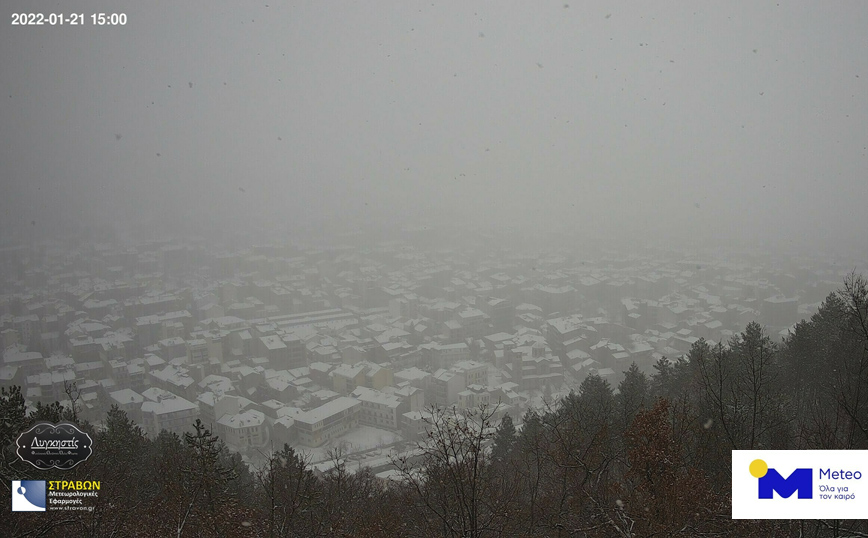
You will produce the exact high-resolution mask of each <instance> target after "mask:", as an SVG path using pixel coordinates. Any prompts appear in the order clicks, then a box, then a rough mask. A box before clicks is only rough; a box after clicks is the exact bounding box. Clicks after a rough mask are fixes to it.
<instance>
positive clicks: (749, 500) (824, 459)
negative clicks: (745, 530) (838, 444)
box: [732, 450, 868, 519]
mask: <svg viewBox="0 0 868 538" xmlns="http://www.w3.org/2000/svg"><path fill="white" fill-rule="evenodd" d="M866 466H868V451H865V450H733V451H732V517H733V519H826V518H829V519H861V518H863V517H864V514H865V513H868V481H865V482H863V480H862V476H863V473H864V472H865V471H866V469H865V467H866Z"/></svg>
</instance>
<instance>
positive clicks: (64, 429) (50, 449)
mask: <svg viewBox="0 0 868 538" xmlns="http://www.w3.org/2000/svg"><path fill="white" fill-rule="evenodd" d="M15 445H16V452H17V453H18V457H19V458H21V460H22V461H26V462H27V463H29V464H30V465H33V466H34V467H36V468H37V469H42V470H48V469H59V470H62V471H65V470H68V469H72V468H73V467H75V466H76V465H78V464H79V463H81V462H83V461H85V460H86V459H87V458H89V457H90V455H91V454H92V453H93V446H92V445H93V442H92V441H91V438H90V435H88V434H87V433H86V432H83V431H81V430H80V429H79V428H78V426H76V425H75V424H72V423H69V422H63V423H61V424H56V425H55V424H51V423H49V422H40V423H38V424H35V425H33V426H32V427H31V428H30V429H28V430H27V431H25V432H24V433H22V434H21V435H19V436H18V439H17V440H16V442H15Z"/></svg>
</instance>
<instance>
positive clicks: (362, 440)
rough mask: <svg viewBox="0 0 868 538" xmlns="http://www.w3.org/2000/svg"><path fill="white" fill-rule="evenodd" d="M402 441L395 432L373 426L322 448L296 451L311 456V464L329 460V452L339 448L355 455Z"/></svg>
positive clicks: (347, 434)
mask: <svg viewBox="0 0 868 538" xmlns="http://www.w3.org/2000/svg"><path fill="white" fill-rule="evenodd" d="M401 440H402V437H401V436H400V435H398V434H397V433H395V432H390V431H388V430H381V429H379V428H374V427H373V426H358V427H357V428H353V429H352V430H351V431H349V432H347V433H346V434H344V435H342V436H341V437H338V438H335V439H333V440H332V441H331V442H329V443H326V444H324V445H323V446H321V447H317V448H308V447H306V446H301V445H298V446H296V447H295V449H296V451H298V452H301V453H303V454H305V455H307V456H309V457H310V461H311V462H320V461H324V460H327V459H328V452H329V450H332V449H335V448H338V447H341V448H343V449H344V453H345V454H353V453H355V452H363V451H366V450H371V449H373V448H377V447H380V446H385V445H391V444H394V443H397V442H398V441H401Z"/></svg>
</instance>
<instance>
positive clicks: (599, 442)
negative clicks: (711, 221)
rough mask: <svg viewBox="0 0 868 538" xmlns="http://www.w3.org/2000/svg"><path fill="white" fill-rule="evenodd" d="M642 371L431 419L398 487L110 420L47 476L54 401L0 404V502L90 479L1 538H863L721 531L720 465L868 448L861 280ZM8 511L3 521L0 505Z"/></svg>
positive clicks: (7, 397)
mask: <svg viewBox="0 0 868 538" xmlns="http://www.w3.org/2000/svg"><path fill="white" fill-rule="evenodd" d="M654 369H655V371H654V373H653V375H650V376H648V375H646V374H644V373H643V372H641V371H640V370H639V369H638V368H636V366H635V365H633V366H632V367H631V368H630V369H629V370H628V371H627V372H626V376H625V378H624V379H623V381H622V382H621V383H619V384H618V386H617V387H613V386H611V385H610V384H609V383H608V382H607V381H605V380H604V379H602V378H600V377H599V376H596V375H591V376H589V377H587V378H586V379H585V380H584V381H583V382H582V384H581V386H580V387H579V388H578V389H577V390H575V391H573V392H571V393H570V394H569V395H568V396H566V397H565V398H563V399H561V400H560V401H557V402H555V403H553V404H551V405H550V406H548V407H547V408H545V409H542V410H535V411H534V410H531V411H528V412H527V413H526V414H525V415H524V416H523V417H520V418H521V420H520V427H518V428H517V427H516V426H515V425H514V423H513V419H515V422H519V417H509V415H506V416H505V417H504V418H503V419H502V420H501V419H499V418H497V419H496V417H499V415H498V414H497V409H496V408H481V409H478V410H475V412H472V413H470V414H468V415H460V414H458V413H457V412H456V411H454V410H452V409H433V410H432V412H431V416H430V424H429V427H430V428H429V436H428V439H426V440H425V441H423V442H422V443H420V448H421V452H420V453H419V454H420V455H419V456H418V457H415V458H413V459H412V460H407V459H400V458H395V460H394V462H393V463H394V465H395V468H396V470H397V473H396V478H395V479H394V480H388V481H384V480H381V479H378V478H377V477H375V476H374V475H373V474H372V473H371V472H370V471H367V470H365V469H362V470H359V471H358V472H350V470H349V469H348V467H347V465H346V463H345V462H344V460H343V457H342V456H343V455H342V454H341V453H340V451H339V450H338V451H333V452H332V454H331V456H332V458H333V460H334V465H333V466H332V468H331V469H330V470H328V471H326V472H324V473H315V472H314V470H313V468H312V467H311V466H310V465H309V462H307V461H305V459H304V458H303V457H302V456H301V455H300V454H299V453H297V452H295V451H294V450H293V449H292V448H291V447H289V446H284V447H283V448H282V449H280V450H277V451H275V452H273V453H271V454H268V458H267V460H266V463H265V464H264V465H263V466H261V468H259V469H256V470H253V471H251V470H250V469H248V467H247V466H246V465H245V464H243V463H242V461H241V457H240V456H239V455H238V454H234V453H231V452H230V451H229V450H228V449H227V448H226V447H225V446H224V445H223V443H222V441H221V440H220V439H219V438H218V437H217V436H215V435H213V433H212V432H211V431H209V430H208V429H207V428H206V427H205V425H203V424H201V423H199V422H198V421H197V423H196V424H191V428H190V431H189V432H188V433H185V434H184V435H183V436H179V435H176V434H173V433H169V432H166V431H164V432H162V433H161V434H160V435H159V436H157V437H156V438H154V439H149V438H148V437H147V436H145V435H144V433H143V432H142V430H141V428H139V427H138V426H137V425H136V424H134V423H132V422H131V421H130V420H129V419H128V418H127V416H126V415H125V414H124V413H123V412H122V411H120V410H118V409H117V408H112V409H111V410H110V411H109V412H108V413H107V415H106V417H105V420H104V426H101V427H100V428H95V427H94V426H92V425H90V424H81V427H82V429H83V430H85V431H88V433H89V434H90V435H91V436H92V437H93V438H94V440H95V445H96V447H98V448H97V449H96V450H95V452H94V453H93V455H92V456H91V457H90V458H89V459H88V460H87V461H85V462H83V463H81V464H80V465H78V466H76V467H75V468H74V469H72V470H70V471H65V472H43V471H39V470H36V469H35V468H33V467H32V466H30V465H29V464H27V463H24V462H22V461H21V460H20V459H18V457H17V455H16V453H15V446H14V441H15V439H16V437H17V436H18V434H19V433H20V432H22V431H23V430H25V429H26V428H28V427H29V426H30V425H32V424H33V423H35V422H38V421H50V422H55V423H56V422H60V421H63V420H72V421H74V420H75V418H77V417H75V413H74V410H73V409H68V408H64V407H63V406H61V405H60V404H59V403H54V404H52V405H38V406H37V408H36V409H35V410H34V411H32V412H30V413H28V412H27V410H26V407H25V401H24V398H23V396H22V394H21V391H20V389H18V388H17V387H13V388H12V390H11V391H10V390H5V389H4V390H3V391H2V394H0V446H2V461H0V474H2V487H0V491H2V495H0V496H2V499H0V503H2V504H4V505H5V506H6V507H9V506H10V504H11V484H12V481H13V480H58V479H62V480H99V481H100V482H101V490H100V492H99V496H98V498H97V499H96V501H95V507H94V509H93V510H92V511H90V512H85V511H81V512H61V511H57V512H47V513H27V512H9V511H6V512H4V517H3V518H0V536H9V537H37V536H58V537H59V536H64V537H66V536H84V537H114V536H118V537H122V536H132V537H170V536H177V537H187V536H189V537H222V536H226V537H236V536H237V537H242V536H257V537H258V536H263V537H288V536H304V537H317V536H420V537H422V536H450V537H451V536H455V537H458V536H460V537H483V536H492V537H493V536H587V537H608V536H614V537H651V536H655V537H666V536H683V537H688V536H745V537H770V536H816V537H852V536H868V520H846V521H842V520H767V521H743V520H732V519H731V499H730V491H731V490H730V487H731V469H730V467H731V463H730V462H731V460H730V452H731V451H732V450H739V449H784V450H803V449H868V283H866V280H865V279H864V278H863V277H862V276H859V275H856V274H851V275H850V276H848V277H847V278H846V279H845V280H844V283H843V285H842V287H841V289H839V290H838V291H837V292H835V293H833V294H831V295H829V296H828V297H827V298H826V300H825V301H824V302H823V303H822V305H821V307H820V308H819V310H818V311H817V313H816V314H814V315H813V316H812V317H811V318H810V319H809V320H804V321H802V322H801V323H799V324H798V325H797V326H796V327H795V329H794V331H792V332H791V334H790V335H789V336H788V337H787V338H786V339H785V340H784V341H783V343H781V344H778V343H775V342H774V341H773V340H772V339H771V338H770V337H769V335H767V334H766V333H765V332H764V330H763V328H762V327H761V326H760V325H759V324H758V323H755V322H753V323H750V324H748V325H747V327H746V328H745V329H744V331H743V332H742V333H740V334H738V335H736V336H735V337H733V338H732V339H731V340H730V341H729V342H725V343H720V344H717V345H715V346H711V345H709V344H708V343H707V342H705V341H704V340H700V341H698V342H697V343H696V344H694V345H693V347H692V348H691V349H690V352H689V353H688V354H687V355H686V356H685V357H682V358H677V359H667V358H663V359H661V360H659V361H658V362H657V363H656V365H655V366H654ZM5 510H8V508H7V509H5Z"/></svg>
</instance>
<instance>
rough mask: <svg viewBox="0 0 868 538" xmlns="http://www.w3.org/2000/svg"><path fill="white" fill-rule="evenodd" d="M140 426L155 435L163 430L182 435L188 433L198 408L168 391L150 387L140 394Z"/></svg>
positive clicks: (197, 415)
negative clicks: (143, 399)
mask: <svg viewBox="0 0 868 538" xmlns="http://www.w3.org/2000/svg"><path fill="white" fill-rule="evenodd" d="M142 396H144V397H145V401H144V402H143V403H142V425H143V426H144V429H145V431H146V432H148V433H149V434H151V435H157V434H159V433H160V432H161V431H163V430H168V431H170V432H175V433H177V434H182V433H184V432H186V431H189V430H190V428H191V427H192V426H193V423H194V422H195V421H196V419H197V418H198V417H199V406H198V405H196V404H194V403H193V402H191V401H189V400H186V399H184V398H181V397H180V396H176V395H174V394H172V393H171V392H169V391H166V390H162V389H159V388H157V387H151V388H149V389H148V390H146V391H144V392H143V393H142Z"/></svg>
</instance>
